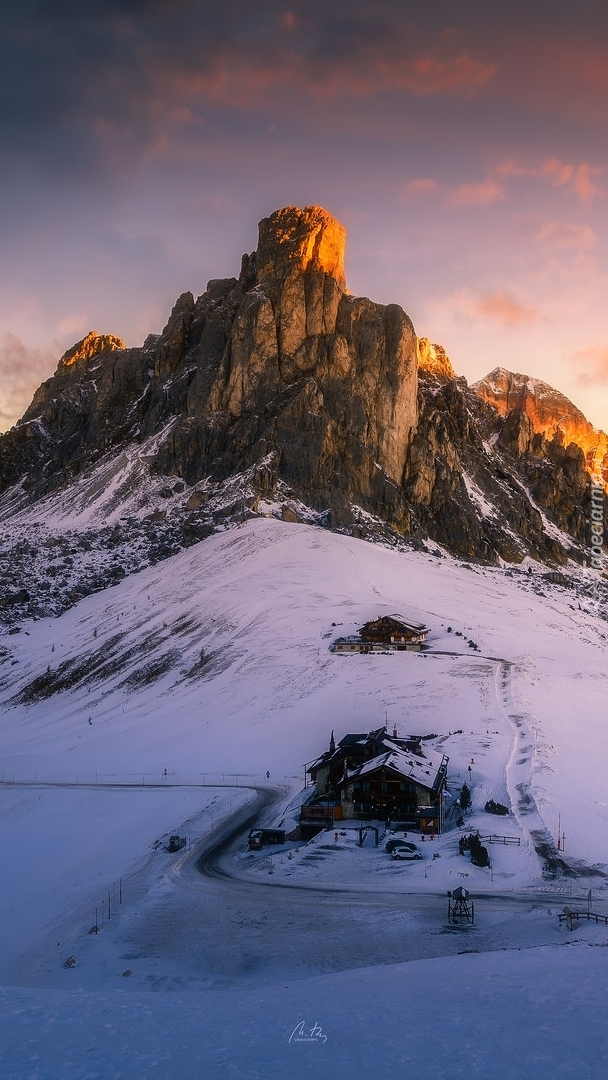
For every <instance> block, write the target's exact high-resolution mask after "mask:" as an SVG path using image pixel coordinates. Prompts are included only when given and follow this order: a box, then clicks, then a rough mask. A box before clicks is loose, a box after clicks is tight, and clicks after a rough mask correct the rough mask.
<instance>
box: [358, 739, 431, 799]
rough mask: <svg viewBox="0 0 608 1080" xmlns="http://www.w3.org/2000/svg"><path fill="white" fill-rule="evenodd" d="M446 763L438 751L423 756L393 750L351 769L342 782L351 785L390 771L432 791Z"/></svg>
mask: <svg viewBox="0 0 608 1080" xmlns="http://www.w3.org/2000/svg"><path fill="white" fill-rule="evenodd" d="M445 761H446V758H445V756H444V754H442V753H441V752H440V751H438V750H425V751H424V753H423V754H413V753H410V752H409V751H407V750H401V749H392V750H387V751H386V752H385V753H383V754H378V755H377V756H376V757H374V758H370V759H369V761H364V762H363V763H362V764H361V765H357V766H356V768H354V769H349V770H348V771H347V772H346V774H345V776H344V778H343V780H342V781H340V782H341V783H342V784H344V783H350V782H351V781H352V780H355V779H359V778H360V777H362V776H366V775H368V774H369V773H372V772H376V770H377V769H390V770H391V771H392V772H395V773H397V775H398V776H402V777H403V779H404V780H412V781H413V782H414V783H415V784H419V785H420V787H425V788H429V789H430V790H432V789H433V788H435V787H436V786H437V783H438V780H439V777H440V774H441V772H442V766H443V765H444V763H445Z"/></svg>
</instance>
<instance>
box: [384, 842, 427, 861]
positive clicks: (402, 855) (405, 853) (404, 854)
mask: <svg viewBox="0 0 608 1080" xmlns="http://www.w3.org/2000/svg"><path fill="white" fill-rule="evenodd" d="M391 855H392V856H393V859H421V858H422V852H421V851H418V848H416V847H414V848H413V847H412V846H410V845H408V846H407V847H406V846H405V844H397V845H396V846H395V847H394V848H393V850H392V851H391Z"/></svg>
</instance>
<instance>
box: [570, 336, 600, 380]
mask: <svg viewBox="0 0 608 1080" xmlns="http://www.w3.org/2000/svg"><path fill="white" fill-rule="evenodd" d="M572 359H573V361H574V363H575V365H576V366H577V367H578V368H581V369H582V370H581V371H580V372H579V374H578V375H577V376H576V381H577V383H581V384H583V385H590V386H595V385H600V386H601V385H608V345H590V346H589V348H587V349H581V351H580V352H577V353H576V354H575V355H574V356H573V358H572Z"/></svg>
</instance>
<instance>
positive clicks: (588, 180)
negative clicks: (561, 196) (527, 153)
mask: <svg viewBox="0 0 608 1080" xmlns="http://www.w3.org/2000/svg"><path fill="white" fill-rule="evenodd" d="M495 172H496V175H497V176H513V177H522V176H531V177H537V178H541V179H546V180H548V181H549V183H550V184H551V186H552V187H565V188H566V189H567V190H568V191H571V192H572V193H573V194H574V195H576V196H577V197H578V198H579V199H580V200H581V202H590V201H591V199H593V198H595V196H596V195H599V194H601V191H600V188H599V187H598V186H597V184H595V183H594V182H593V180H592V176H598V175H599V174H600V173H601V172H603V169H601V168H599V167H598V166H594V165H588V164H587V163H586V162H581V164H579V165H573V164H570V163H568V162H565V161H560V160H559V158H556V157H551V158H548V159H547V161H544V162H543V163H542V165H538V166H529V165H522V164H521V163H519V162H517V161H515V160H514V159H513V158H508V159H507V161H504V162H502V163H501V164H500V165H498V166H497V168H496V170H495Z"/></svg>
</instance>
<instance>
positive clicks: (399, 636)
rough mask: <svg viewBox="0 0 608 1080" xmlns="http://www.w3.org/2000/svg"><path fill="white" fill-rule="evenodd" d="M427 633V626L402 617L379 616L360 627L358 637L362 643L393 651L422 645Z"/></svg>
mask: <svg viewBox="0 0 608 1080" xmlns="http://www.w3.org/2000/svg"><path fill="white" fill-rule="evenodd" d="M428 633H429V630H428V627H427V626H424V625H423V624H422V623H415V622H411V621H409V620H408V619H404V618H403V616H402V615H379V616H378V618H377V619H372V620H371V622H367V623H365V625H364V626H362V627H361V629H360V630H359V637H360V638H361V639H362V641H369V642H373V643H374V644H379V645H385V646H390V647H391V648H393V649H406V648H408V646H409V647H412V646H420V645H423V644H424V643H425V641H426V639H427V637H428Z"/></svg>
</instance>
